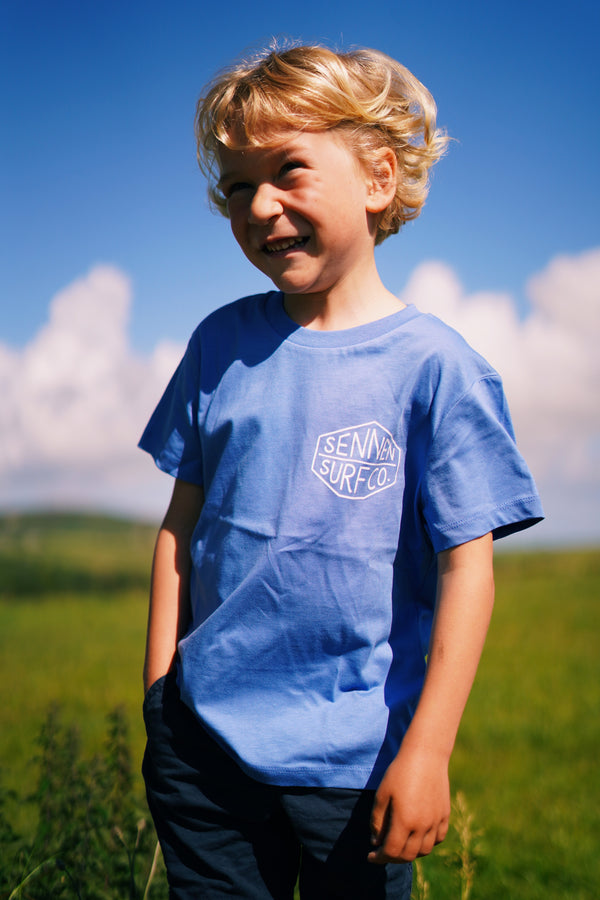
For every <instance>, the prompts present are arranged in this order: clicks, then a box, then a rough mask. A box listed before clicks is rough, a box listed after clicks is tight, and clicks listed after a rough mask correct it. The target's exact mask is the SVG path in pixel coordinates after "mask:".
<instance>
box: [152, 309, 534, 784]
mask: <svg viewBox="0 0 600 900" xmlns="http://www.w3.org/2000/svg"><path fill="white" fill-rule="evenodd" d="M140 446H141V447H142V448H143V449H145V450H147V451H148V452H149V453H151V454H152V456H153V457H154V459H155V460H156V463H157V465H158V466H159V467H160V468H161V469H163V470H164V471H166V472H168V473H170V474H171V475H173V476H175V477H177V478H181V479H183V480H184V481H189V482H192V483H195V484H201V485H203V486H204V492H205V504H204V507H203V510H202V514H201V516H200V519H199V521H198V524H197V526H196V529H195V531H194V534H193V538H192V543H191V555H192V563H193V567H192V583H191V608H192V623H191V626H190V628H189V631H188V633H187V634H186V636H185V637H184V638H183V640H182V641H181V642H180V644H179V658H180V663H179V665H180V668H179V684H180V688H181V693H182V697H183V699H184V701H185V702H186V703H187V704H188V705H189V706H190V707H191V708H192V709H193V710H195V712H196V714H197V715H198V717H199V718H200V720H201V721H202V723H203V724H204V726H205V727H206V728H207V729H208V730H209V732H210V733H211V734H212V735H213V736H214V737H215V739H216V740H217V741H218V742H219V743H220V744H221V745H222V746H223V747H224V748H225V750H226V751H227V752H228V753H230V754H231V755H232V756H233V757H234V758H235V759H236V760H237V761H238V762H239V764H240V765H241V766H242V768H244V769H245V770H246V771H247V772H248V773H249V774H250V775H252V776H254V777H255V778H257V779H258V780H260V781H264V782H267V783H272V784H279V785H299V786H301V785H308V786H328V787H351V788H352V787H354V788H362V787H365V786H370V785H375V784H376V783H377V782H378V781H379V780H380V778H381V776H382V775H383V773H384V771H385V769H386V768H387V766H388V765H389V763H390V762H391V760H392V759H393V757H394V756H395V754H396V753H397V751H398V748H399V745H400V742H401V740H402V737H403V735H404V732H405V731H406V728H407V726H408V724H409V722H410V720H411V717H412V715H413V712H414V710H415V706H416V703H417V701H418V698H419V693H420V690H421V686H422V683H423V677H424V673H425V665H426V654H427V650H428V642H429V634H430V629H431V620H432V613H433V608H434V603H435V595H436V554H437V553H438V552H439V551H441V550H445V549H447V548H449V547H453V546H456V545H458V544H461V543H464V542H466V541H469V540H472V539H474V538H477V537H480V536H481V535H483V534H486V533H487V532H489V531H493V532H494V536H495V537H500V536H502V535H504V534H508V533H510V532H512V531H516V530H518V529H520V528H524V527H527V526H528V525H531V524H533V523H534V522H535V521H537V520H539V519H540V518H541V517H542V515H543V513H542V509H541V505H540V501H539V497H538V495H537V491H536V489H535V485H534V483H533V480H532V478H531V475H530V474H529V471H528V469H527V467H526V465H525V463H524V461H523V459H522V457H521V455H520V454H519V452H518V450H517V448H516V446H515V442H514V435H513V430H512V425H511V422H510V417H509V413H508V410H507V406H506V401H505V398H504V394H503V390H502V385H501V382H500V378H499V376H498V375H497V373H496V372H495V371H494V370H493V369H491V368H490V366H489V365H488V363H486V361H485V360H484V359H482V358H481V357H480V356H479V355H478V354H477V353H475V352H474V351H473V350H472V349H471V348H470V347H469V346H468V345H467V344H466V343H465V341H464V340H463V339H462V338H461V337H460V336H459V335H458V334H457V333H456V332H454V331H452V329H450V328H448V327H447V326H446V325H444V324H443V323H442V322H440V321H439V320H438V319H436V318H434V317H432V316H429V315H423V314H421V313H420V312H419V311H418V310H417V309H416V308H415V307H414V306H408V307H407V308H405V309H403V310H401V311H399V312H398V313H396V314H394V315H391V316H388V317H386V318H384V319H381V320H378V321H375V322H371V323H369V324H367V325H363V326H359V327H356V328H351V329H348V330H345V331H314V330H310V329H305V328H301V327H299V326H298V325H296V324H295V323H294V322H293V321H292V320H291V319H290V318H289V317H288V316H287V315H286V313H285V311H284V308H283V300H282V295H281V294H280V293H278V292H271V293H268V294H265V295H259V296H255V297H247V298H244V299H242V300H239V301H237V302H236V303H233V304H230V305H229V306H226V307H224V308H222V309H220V310H218V311H217V312H215V313H213V314H212V315H210V316H209V317H208V318H207V319H206V320H205V321H204V322H203V323H202V324H201V325H200V326H199V327H198V329H197V330H196V331H195V333H194V334H193V336H192V338H191V340H190V343H189V345H188V348H187V351H186V353H185V356H184V358H183V360H182V362H181V364H180V366H179V368H178V369H177V371H176V373H175V375H174V376H173V379H172V380H171V382H170V384H169V386H168V388H167V390H166V392H165V394H164V396H163V397H162V399H161V401H160V403H159V405H158V407H157V409H156V411H155V412H154V414H153V416H152V418H151V420H150V422H149V424H148V426H147V428H146V430H145V432H144V435H143V437H142V439H141V441H140Z"/></svg>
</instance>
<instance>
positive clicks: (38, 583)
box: [0, 512, 156, 599]
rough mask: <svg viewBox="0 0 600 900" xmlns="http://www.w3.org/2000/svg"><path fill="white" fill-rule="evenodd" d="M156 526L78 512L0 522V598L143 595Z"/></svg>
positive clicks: (9, 517) (34, 514)
mask: <svg viewBox="0 0 600 900" xmlns="http://www.w3.org/2000/svg"><path fill="white" fill-rule="evenodd" d="M155 537H156V526H154V525H148V524H142V523H139V522H134V521H128V520H126V519H120V518H117V517H113V516H105V515H100V514H85V513H79V512H32V513H10V514H5V515H2V516H0V598H7V597H31V598H34V597H37V598H39V599H43V598H44V597H45V596H48V595H56V594H57V593H62V592H67V593H73V594H78V595H81V596H85V595H86V594H88V593H94V594H95V595H97V594H98V593H99V592H106V591H110V590H111V589H114V588H118V589H119V590H123V589H128V588H131V589H140V588H143V589H147V587H148V583H149V577H150V567H151V561H152V549H153V545H154V539H155Z"/></svg>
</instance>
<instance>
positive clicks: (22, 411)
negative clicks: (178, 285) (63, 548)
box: [0, 266, 183, 509]
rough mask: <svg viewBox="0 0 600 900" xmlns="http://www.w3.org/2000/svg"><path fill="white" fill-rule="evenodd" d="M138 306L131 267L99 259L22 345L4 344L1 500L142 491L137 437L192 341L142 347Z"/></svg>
mask: <svg viewBox="0 0 600 900" xmlns="http://www.w3.org/2000/svg"><path fill="white" fill-rule="evenodd" d="M130 306H131V286H130V283H129V280H128V279H127V277H126V276H125V275H124V274H123V273H122V272H121V271H119V270H118V269H116V268H113V267H110V266H97V267H95V268H93V269H92V270H91V271H90V272H89V273H88V274H87V275H86V276H84V277H83V278H80V279H78V280H76V281H74V282H73V283H72V284H71V285H69V286H68V287H67V288H65V289H64V290H63V291H61V292H60V293H58V294H57V295H56V296H55V297H54V298H53V299H52V301H51V303H50V308H49V319H48V322H47V324H46V325H45V326H44V327H43V328H42V329H41V330H40V331H39V332H38V334H37V335H36V336H35V337H34V338H33V340H32V341H31V342H30V343H29V344H28V346H27V347H26V348H25V349H24V350H23V351H22V352H16V351H14V350H12V349H11V348H9V347H6V346H3V345H1V344H0V390H1V391H2V397H3V402H2V405H1V407H0V432H1V433H2V443H1V445H0V498H1V500H2V505H4V506H7V505H10V504H12V503H14V504H19V502H20V501H21V502H26V503H35V502H36V501H37V503H38V504H42V503H53V504H59V505H71V504H75V505H80V504H85V503H96V504H98V505H100V506H105V507H106V506H114V507H119V506H121V505H123V504H126V503H127V498H129V502H131V501H132V500H134V499H135V495H136V488H137V487H139V486H140V484H139V483H141V481H143V480H145V477H146V476H145V475H144V474H143V473H145V472H147V469H146V467H145V466H144V464H143V461H142V454H141V453H140V451H138V450H136V442H137V440H138V438H139V436H140V434H141V431H142V429H143V426H144V424H145V422H146V420H147V418H148V416H149V414H150V412H151V410H152V408H153V406H154V404H155V403H156V401H157V399H158V397H159V396H160V393H161V392H162V390H163V389H164V386H165V384H166V382H167V380H168V378H169V376H170V375H171V374H172V372H173V369H174V368H175V365H176V364H177V362H178V360H179V358H180V356H181V353H182V351H183V348H182V347H179V346H174V345H170V344H168V343H161V344H158V345H157V347H156V349H155V351H154V353H153V354H152V355H151V356H150V357H147V358H143V357H139V356H136V355H135V354H134V353H133V352H132V350H131V347H130V346H129V343H128V339H127V326H128V319H129V311H130ZM136 482H138V484H136ZM140 499H141V498H140ZM134 508H135V506H134ZM137 508H138V509H144V503H143V501H142V502H139V501H138V504H137Z"/></svg>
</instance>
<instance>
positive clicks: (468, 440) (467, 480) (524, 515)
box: [421, 373, 543, 553]
mask: <svg viewBox="0 0 600 900" xmlns="http://www.w3.org/2000/svg"><path fill="white" fill-rule="evenodd" d="M421 500H422V511H423V516H424V518H425V522H426V527H427V529H428V532H429V535H430V538H431V541H432V544H433V548H434V550H435V552H436V553H439V552H440V551H441V550H446V549H448V548H450V547H454V546H457V545H458V544H463V543H466V542H467V541H470V540H474V539H475V538H477V537H481V536H482V535H484V534H487V533H488V532H489V531H491V532H493V535H494V538H499V537H504V536H505V535H508V534H511V533H512V532H514V531H519V530H521V529H523V528H527V527H529V526H530V525H533V524H535V522H538V521H539V520H540V519H542V518H543V510H542V506H541V502H540V499H539V496H538V492H537V490H536V487H535V484H534V481H533V478H532V476H531V474H530V472H529V470H528V468H527V465H526V463H525V460H524V459H523V457H522V456H521V454H520V452H519V450H518V449H517V446H516V443H515V437H514V432H513V427H512V422H511V419H510V414H509V411H508V407H507V404H506V399H505V397H504V392H503V389H502V383H501V380H500V377H499V376H498V375H497V374H496V373H493V374H488V375H485V376H483V377H481V378H479V379H477V380H476V381H475V383H474V384H473V385H472V386H471V387H470V388H469V389H468V390H467V391H466V392H465V393H464V394H463V395H462V396H461V397H460V399H459V400H458V401H457V402H456V403H455V404H454V405H452V406H451V407H450V409H449V410H448V411H447V412H446V413H445V414H444V416H443V417H442V418H441V421H440V424H439V427H438V428H437V431H436V433H435V435H434V436H433V440H432V443H431V449H430V453H429V457H428V460H427V463H426V466H425V472H424V476H423V480H422V486H421Z"/></svg>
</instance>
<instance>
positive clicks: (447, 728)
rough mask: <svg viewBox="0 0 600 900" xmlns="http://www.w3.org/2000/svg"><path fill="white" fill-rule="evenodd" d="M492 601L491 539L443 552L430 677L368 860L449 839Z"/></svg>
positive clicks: (384, 788)
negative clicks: (454, 778)
mask: <svg viewBox="0 0 600 900" xmlns="http://www.w3.org/2000/svg"><path fill="white" fill-rule="evenodd" d="M493 603H494V579H493V568H492V536H491V534H487V535H485V536H484V537H481V538H478V539H476V540H474V541H469V542H468V543H466V544H462V545H460V546H458V547H453V548H452V549H450V550H445V551H444V552H442V553H440V554H439V555H438V596H437V602H436V611H435V617H434V622H433V628H432V633H431V644H430V650H429V659H428V664H427V673H426V676H425V682H424V684H423V690H422V693H421V697H420V700H419V703H418V705H417V709H416V712H415V715H414V718H413V720H412V722H411V725H410V727H409V728H408V730H407V732H406V735H405V737H404V740H403V741H402V745H401V747H400V750H399V751H398V755H397V756H396V758H395V759H394V760H393V762H392V763H391V765H390V766H389V768H388V770H387V772H386V773H385V775H384V777H383V779H382V782H381V784H380V786H379V789H378V791H377V793H376V795H375V802H374V805H373V813H372V817H371V827H372V834H373V846H374V850H373V851H372V852H371V853H370V854H369V859H370V860H371V862H375V863H387V862H409V861H412V860H414V859H416V857H418V856H426V855H427V854H428V853H430V852H431V850H432V849H433V847H434V845H435V844H438V843H440V841H443V840H444V838H445V837H446V833H447V831H448V820H449V818H450V786H449V781H448V763H449V761H450V755H451V753H452V749H453V747H454V741H455V738H456V733H457V731H458V726H459V724H460V720H461V717H462V714H463V710H464V707H465V704H466V702H467V698H468V696H469V692H470V690H471V686H472V684H473V680H474V678H475V673H476V671H477V666H478V663H479V658H480V656H481V651H482V649H483V644H484V641H485V636H486V634H487V629H488V625H489V621H490V617H491V613H492V607H493Z"/></svg>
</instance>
